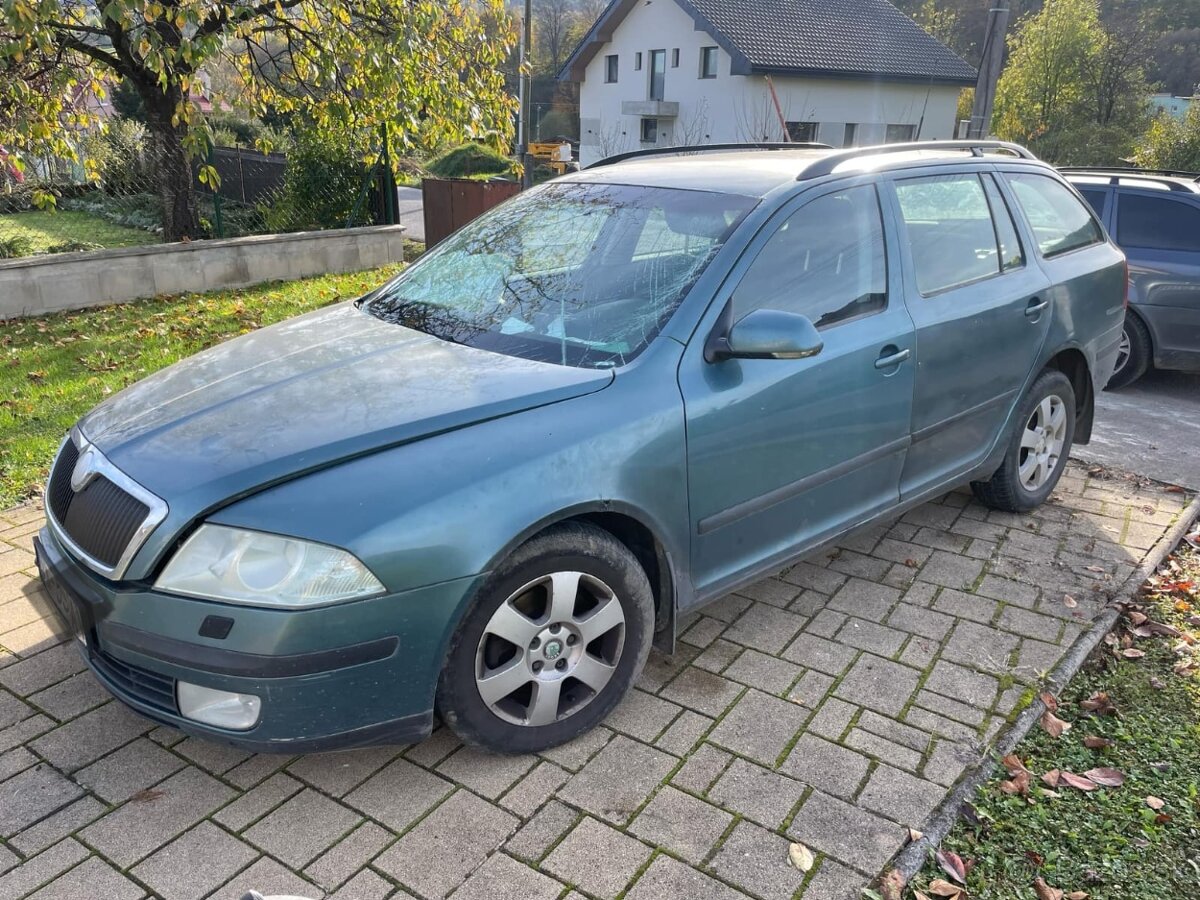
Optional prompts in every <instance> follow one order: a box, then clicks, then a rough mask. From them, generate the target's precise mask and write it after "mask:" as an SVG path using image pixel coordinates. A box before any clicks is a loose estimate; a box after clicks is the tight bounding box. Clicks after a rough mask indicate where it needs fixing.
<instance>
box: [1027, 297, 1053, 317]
mask: <svg viewBox="0 0 1200 900" xmlns="http://www.w3.org/2000/svg"><path fill="white" fill-rule="evenodd" d="M1049 305H1050V301H1049V300H1039V299H1038V298H1037V297H1034V298H1033V299H1032V300H1030V301H1029V305H1028V306H1026V307H1025V315H1027V316H1029V318H1031V319H1032V318H1033V317H1034V316H1040V315H1041V314H1042V313H1043V312H1044V311H1045V310H1046V307H1048V306H1049Z"/></svg>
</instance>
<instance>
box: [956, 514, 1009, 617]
mask: <svg viewBox="0 0 1200 900" xmlns="http://www.w3.org/2000/svg"><path fill="white" fill-rule="evenodd" d="M950 531H951V533H953V534H961V535H964V536H966V537H969V538H978V539H980V540H985V541H991V542H993V543H996V542H998V541H999V540H1000V539H1001V538H1002V537H1004V535H1005V534H1006V533H1007V531H1008V529H1006V528H1005V527H1004V526H1003V525H997V524H996V523H994V522H981V521H979V520H977V519H971V518H968V517H967V516H960V517H959V518H958V521H956V522H955V523H954V524H953V525H951V526H950ZM1001 599H1003V598H1001Z"/></svg>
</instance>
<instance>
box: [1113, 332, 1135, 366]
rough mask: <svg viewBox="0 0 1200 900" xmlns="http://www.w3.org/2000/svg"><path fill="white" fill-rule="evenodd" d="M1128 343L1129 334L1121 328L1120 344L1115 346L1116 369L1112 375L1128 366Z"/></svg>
mask: <svg viewBox="0 0 1200 900" xmlns="http://www.w3.org/2000/svg"><path fill="white" fill-rule="evenodd" d="M1130 343H1131V342H1130V340H1129V332H1128V331H1126V330H1125V329H1124V328H1122V329H1121V342H1120V343H1119V344H1118V345H1117V367H1116V368H1115V369H1113V374H1114V375H1116V374H1117V373H1118V372H1120V371H1121V370H1122V369H1124V368H1125V367H1126V366H1127V365H1129V351H1130Z"/></svg>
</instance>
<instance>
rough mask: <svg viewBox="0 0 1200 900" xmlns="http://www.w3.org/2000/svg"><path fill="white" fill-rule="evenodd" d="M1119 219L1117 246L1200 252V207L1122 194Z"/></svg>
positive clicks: (1118, 203)
mask: <svg viewBox="0 0 1200 900" xmlns="http://www.w3.org/2000/svg"><path fill="white" fill-rule="evenodd" d="M1117 216H1118V219H1117V243H1118V244H1120V245H1121V246H1122V247H1140V248H1142V249H1147V250H1177V251H1183V252H1185V253H1200V206H1194V205H1192V204H1190V203H1185V202H1183V201H1181V200H1171V199H1168V198H1166V197H1143V196H1140V195H1138V194H1121V196H1120V198H1119V199H1118V200H1117Z"/></svg>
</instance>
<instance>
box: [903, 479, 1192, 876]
mask: <svg viewBox="0 0 1200 900" xmlns="http://www.w3.org/2000/svg"><path fill="white" fill-rule="evenodd" d="M1197 518H1200V494H1198V495H1197V496H1195V497H1193V498H1192V502H1191V503H1190V504H1188V506H1187V507H1185V508H1184V510H1183V511H1182V512H1181V513H1180V514H1179V519H1178V521H1176V523H1175V524H1174V525H1173V526H1172V527H1171V530H1170V531H1168V532H1167V533H1166V534H1164V535H1163V536H1162V537H1161V538H1160V539H1159V540H1158V542H1157V543H1156V544H1155V545H1154V547H1153V549H1151V551H1150V552H1149V553H1148V554H1147V555H1146V558H1145V560H1143V561H1142V564H1141V565H1140V566H1138V567H1137V568H1136V569H1134V570H1133V572H1131V573H1130V575H1129V577H1128V578H1126V579H1125V581H1124V582H1123V583H1122V584H1121V587H1120V588H1118V589H1117V591H1116V593H1115V594H1114V595H1113V599H1112V600H1110V601H1109V604H1108V606H1107V608H1106V609H1105V611H1104V613H1103V614H1102V615H1101V616H1100V617H1099V618H1098V619H1096V620H1095V622H1093V623H1092V627H1091V628H1090V629H1089V630H1087V631H1085V632H1084V633H1083V634H1081V635H1080V636H1079V638H1078V639H1077V640H1076V641H1075V643H1074V644H1073V645H1072V646H1071V649H1070V650H1068V651H1067V653H1066V655H1065V656H1064V657H1063V658H1062V659H1061V660H1059V663H1058V665H1057V666H1055V667H1054V670H1053V671H1052V672H1051V673H1050V675H1049V676H1048V677H1047V679H1046V684H1045V690H1047V691H1049V692H1050V693H1052V694H1057V693H1058V692H1059V691H1060V690H1061V689H1062V688H1063V687H1065V686H1066V684H1067V682H1069V681H1070V680H1071V679H1072V678H1073V677H1074V676H1075V673H1076V672H1078V671H1079V668H1080V666H1082V665H1083V662H1084V660H1085V659H1087V658H1088V656H1089V655H1090V654H1091V652H1092V651H1093V650H1094V649H1095V648H1096V646H1097V645H1098V644H1099V643H1100V642H1101V641H1102V640H1103V639H1104V635H1106V634H1108V632H1109V631H1111V630H1112V628H1113V626H1114V625H1116V623H1117V620H1118V619H1119V618H1120V616H1121V610H1120V608H1119V604H1121V603H1122V602H1124V601H1126V600H1128V599H1130V598H1131V597H1132V596H1133V595H1134V594H1135V593H1136V592H1137V590H1138V589H1139V588H1140V587H1141V586H1142V584H1143V583H1145V581H1146V579H1147V578H1149V577H1150V576H1151V575H1153V574H1154V572H1155V571H1156V570H1157V569H1158V567H1159V566H1161V565H1162V564H1163V561H1164V560H1165V559H1166V558H1167V557H1168V556H1170V555H1171V552H1172V551H1173V550H1174V549H1175V548H1176V547H1177V546H1178V545H1179V543H1180V542H1181V541H1182V540H1183V537H1184V535H1186V534H1187V533H1188V529H1189V528H1190V527H1191V526H1192V523H1193V522H1195V521H1196V520H1197ZM1045 711H1046V705H1045V704H1044V703H1042V701H1041V700H1040V699H1038V698H1036V697H1035V698H1034V700H1033V702H1032V703H1031V704H1030V705H1029V706H1028V707H1026V709H1024V710H1023V711H1022V712H1021V714H1020V715H1019V716H1017V718H1016V720H1014V721H1013V723H1012V724H1011V725H1009V726H1008V727H1007V728H1005V729H1004V730H1003V731H1002V732H1001V733H1000V735H999V736H998V737H997V738H996V743H995V745H994V747H993V758H992V759H987V758H985V759H983V760H980V762H979V763H978V764H977V765H976V767H975V768H974V769H973V770H969V771H968V772H967V773H966V775H964V776H963V777H962V778H961V779H960V780H959V781H958V783H957V784H955V785H954V787H953V788H951V789H950V793H949V794H947V795H946V799H945V800H943V801H942V802H941V804H939V805H938V807H937V809H935V810H934V811H933V813H932V814H930V816H929V818H928V819H927V820H926V821H925V825H924V829H923V832H922V834H923V836H922V837H921V839H920V840H918V841H913V842H912V843H911V844H909V845H908V846H907V847H905V848H904V849H903V850H901V851H900V854H899V855H898V856H897V857H896V858H895V859H894V860H893V861H892V865H891V866H890V867H889V868H890V871H894V872H896V873H897V874H899V876H900V879H901V882H902V884H905V885H907V884H908V882H909V881H911V880H912V878H913V876H914V875H916V874H917V872H919V871H920V870H921V868H922V867H923V866H924V865H925V860H926V859H927V858H928V857H929V855H930V854H931V853H932V852H933V851H934V850H935V849H936V848H937V846H938V844H940V843H941V842H942V839H943V838H944V837H945V836H946V835H947V834H948V833H949V832H950V829H951V828H953V827H954V823H955V822H956V821H957V820H958V814H959V811H960V810H961V809H962V807H963V804H965V803H966V802H967V801H968V800H970V798H971V797H973V796H974V795H975V792H976V791H977V790H978V789H979V788H980V787H981V786H982V785H983V783H984V782H985V781H987V780H988V779H989V778H990V777H991V776H992V772H993V771H994V770H995V767H996V759H999V758H1000V757H1003V756H1006V755H1007V754H1009V753H1011V752H1012V751H1013V750H1014V749H1015V748H1016V746H1017V744H1018V743H1020V741H1021V739H1022V738H1023V737H1025V735H1026V734H1028V733H1029V730H1030V729H1031V728H1033V726H1034V725H1035V724H1036V723H1037V721H1038V720H1039V719H1040V718H1041V717H1042V713H1044V712H1045ZM888 871H889V870H884V874H885V875H886V874H887V872H888Z"/></svg>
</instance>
